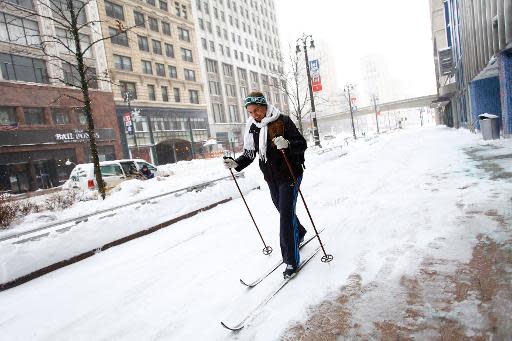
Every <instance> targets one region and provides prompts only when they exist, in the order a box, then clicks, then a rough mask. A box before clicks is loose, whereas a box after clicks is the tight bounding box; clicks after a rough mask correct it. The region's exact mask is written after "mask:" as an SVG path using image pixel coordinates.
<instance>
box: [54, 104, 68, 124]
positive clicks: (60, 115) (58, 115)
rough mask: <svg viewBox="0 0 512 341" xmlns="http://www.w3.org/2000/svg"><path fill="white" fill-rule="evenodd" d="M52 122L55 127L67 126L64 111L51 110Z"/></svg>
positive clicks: (66, 115)
mask: <svg viewBox="0 0 512 341" xmlns="http://www.w3.org/2000/svg"><path fill="white" fill-rule="evenodd" d="M52 120H53V124H56V125H63V124H69V116H68V113H67V111H66V109H60V108H55V109H52Z"/></svg>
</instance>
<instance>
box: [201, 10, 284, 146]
mask: <svg viewBox="0 0 512 341" xmlns="http://www.w3.org/2000/svg"><path fill="white" fill-rule="evenodd" d="M194 2H195V4H194V9H193V11H194V20H195V25H196V31H197V32H198V49H199V56H200V63H201V69H202V73H203V74H204V75H205V82H204V83H205V98H206V103H207V106H208V118H209V123H210V129H211V137H213V138H215V139H216V140H217V141H218V142H219V143H221V144H222V145H223V146H224V148H225V149H231V148H235V149H240V148H241V146H242V145H243V138H242V136H243V127H244V125H245V120H246V117H247V114H246V111H245V108H244V106H243V100H244V98H245V97H246V96H247V94H248V93H249V92H251V91H253V90H260V91H262V92H263V93H264V94H265V96H266V97H267V99H268V100H269V102H270V103H272V104H273V105H274V106H276V107H277V108H279V109H280V110H281V111H283V112H284V113H288V111H289V108H288V99H287V98H286V96H285V95H284V93H283V91H282V83H281V80H280V76H279V75H280V74H281V75H282V73H283V62H282V57H281V44H280V41H279V34H278V30H277V18H276V13H275V5H274V0H262V1H256V0H243V1H242V0H236V1H235V0H217V1H204V0H194Z"/></svg>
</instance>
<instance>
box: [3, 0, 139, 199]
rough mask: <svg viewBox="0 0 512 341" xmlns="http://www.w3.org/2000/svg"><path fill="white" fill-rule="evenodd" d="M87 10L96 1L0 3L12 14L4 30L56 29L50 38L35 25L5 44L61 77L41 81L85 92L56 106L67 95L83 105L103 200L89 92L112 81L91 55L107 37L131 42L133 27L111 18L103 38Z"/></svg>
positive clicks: (97, 21) (7, 0)
mask: <svg viewBox="0 0 512 341" xmlns="http://www.w3.org/2000/svg"><path fill="white" fill-rule="evenodd" d="M86 8H89V9H91V8H97V2H96V0H0V10H4V11H6V13H8V15H7V16H6V18H9V19H7V20H6V27H8V24H9V23H14V22H16V21H19V20H23V19H28V20H30V19H32V20H33V21H35V22H37V21H39V22H41V23H43V25H45V23H51V24H52V26H53V27H54V29H55V30H54V32H55V34H53V35H49V34H45V33H44V32H43V33H41V31H40V29H39V27H38V25H37V24H35V25H36V27H35V29H32V30H26V29H24V31H25V32H22V33H21V34H22V35H19V34H18V36H12V37H11V35H8V36H7V40H8V42H11V43H13V45H12V49H18V52H21V53H22V54H23V55H34V56H38V57H43V58H44V59H45V60H46V61H47V62H48V63H49V64H51V65H53V66H54V67H55V68H56V69H58V70H59V72H57V75H52V76H48V75H43V77H48V78H49V79H53V80H54V81H57V82H60V83H62V84H64V85H67V86H70V87H74V88H77V89H79V90H80V91H81V96H72V95H69V94H62V95H61V96H59V98H56V99H55V100H54V102H57V101H59V100H60V99H61V97H69V98H71V99H72V100H74V101H76V102H78V103H79V104H80V106H81V108H82V110H83V113H84V115H85V117H86V119H87V134H88V137H89V146H90V150H91V157H92V161H93V164H94V174H95V178H96V182H97V184H98V190H99V192H100V194H101V197H102V198H103V199H105V183H104V181H103V178H102V175H101V171H100V165H99V157H98V150H97V144H96V131H95V126H94V119H93V115H92V110H91V96H90V88H91V87H96V86H97V84H98V81H107V82H110V78H109V75H108V70H107V69H105V70H103V71H101V70H96V68H94V67H93V66H91V65H90V64H91V63H90V62H89V61H90V58H88V56H89V55H90V53H91V51H92V49H94V48H95V45H97V44H99V43H100V42H103V41H104V40H106V39H112V38H119V39H127V31H128V30H129V29H130V28H131V27H125V26H124V25H123V23H122V22H121V21H119V20H116V19H112V20H111V22H110V21H109V24H110V25H112V26H114V27H115V33H114V34H110V35H108V36H105V35H103V34H102V32H101V24H102V22H103V21H101V20H100V19H99V16H95V15H91V16H90V18H88V17H87V15H86ZM90 12H91V13H93V12H94V11H92V10H90ZM96 13H97V12H96ZM38 19H40V20H38ZM27 32H28V33H27ZM93 33H94V36H95V37H96V38H95V39H91V36H90V34H93ZM22 39H24V41H22V43H21V44H20V41H19V40H22ZM4 40H5V39H4Z"/></svg>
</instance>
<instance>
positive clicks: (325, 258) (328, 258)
mask: <svg viewBox="0 0 512 341" xmlns="http://www.w3.org/2000/svg"><path fill="white" fill-rule="evenodd" d="M279 151H280V152H281V154H283V158H284V161H285V162H286V165H287V166H288V170H289V171H290V174H291V175H292V178H293V182H295V184H296V185H297V186H298V187H297V188H298V190H299V194H300V197H301V198H302V202H303V203H304V206H305V207H306V211H307V212H308V216H309V220H311V224H312V225H313V228H314V229H315V233H316V237H317V238H318V241H319V242H320V246H321V247H322V251H323V252H324V255H323V256H322V262H324V263H328V262H330V261H332V260H333V258H334V257H333V255H328V254H327V253H326V252H325V248H324V245H323V244H322V240H321V239H320V235H319V234H318V231H317V229H316V226H315V222H314V221H313V218H312V217H311V213H309V208H308V205H307V204H306V200H305V199H304V195H302V191H301V190H300V184H298V183H297V178H296V177H295V174H294V173H293V169H292V166H291V165H290V161H288V157H287V156H286V154H285V152H284V150H283V149H279Z"/></svg>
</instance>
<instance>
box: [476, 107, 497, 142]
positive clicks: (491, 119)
mask: <svg viewBox="0 0 512 341" xmlns="http://www.w3.org/2000/svg"><path fill="white" fill-rule="evenodd" d="M478 119H479V120H480V131H481V132H482V137H483V138H484V140H499V138H500V121H499V116H497V115H493V114H487V113H486V114H481V115H478Z"/></svg>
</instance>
